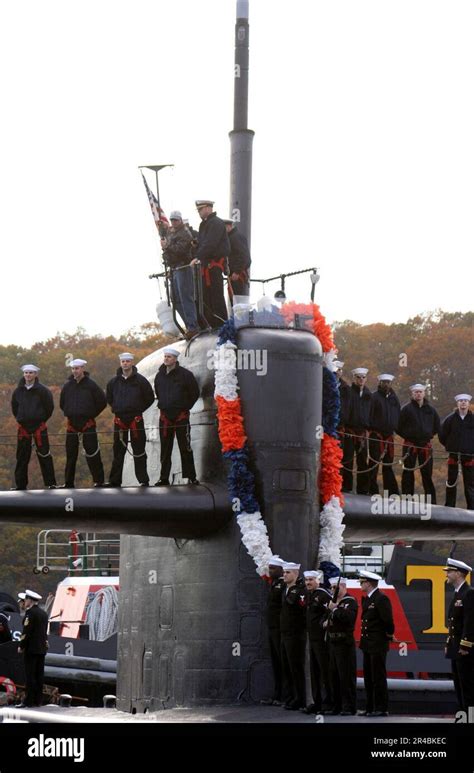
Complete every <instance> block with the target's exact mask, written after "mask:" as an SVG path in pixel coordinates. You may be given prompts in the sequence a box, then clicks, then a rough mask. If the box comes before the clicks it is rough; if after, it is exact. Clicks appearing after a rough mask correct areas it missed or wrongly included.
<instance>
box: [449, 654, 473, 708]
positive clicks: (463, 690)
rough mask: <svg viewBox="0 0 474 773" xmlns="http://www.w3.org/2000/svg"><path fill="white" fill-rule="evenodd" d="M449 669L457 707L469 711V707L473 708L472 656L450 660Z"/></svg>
mask: <svg viewBox="0 0 474 773" xmlns="http://www.w3.org/2000/svg"><path fill="white" fill-rule="evenodd" d="M451 668H452V673H453V681H454V688H455V690H456V696H457V699H458V703H459V707H460V708H461V709H462V710H463V711H469V706H474V655H473V654H471V655H462V656H461V657H459V658H458V659H457V660H451Z"/></svg>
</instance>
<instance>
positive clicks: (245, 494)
mask: <svg viewBox="0 0 474 773" xmlns="http://www.w3.org/2000/svg"><path fill="white" fill-rule="evenodd" d="M236 340H237V339H236V333H235V326H234V320H233V319H229V320H227V322H225V323H224V325H223V326H222V327H221V329H220V330H219V338H218V340H217V349H216V352H215V360H214V364H215V373H216V379H215V391H214V396H215V398H216V402H217V420H218V431H219V439H220V441H221V444H222V450H223V452H224V458H225V459H227V460H228V461H229V462H230V470H229V474H228V478H227V480H228V486H229V493H230V496H231V498H232V500H233V503H234V504H235V506H236V507H237V513H238V515H237V523H238V524H239V528H240V531H241V534H242V542H243V544H244V545H245V547H246V548H247V551H248V553H249V554H250V555H251V557H252V558H253V560H254V562H255V564H256V566H257V572H258V574H259V575H260V576H261V577H265V576H266V575H267V568H268V562H269V560H270V558H271V557H272V555H273V554H272V551H271V549H270V542H269V539H268V532H267V527H266V526H265V523H264V521H263V519H262V515H261V513H260V509H259V505H258V502H257V499H256V496H255V477H254V474H253V472H252V471H251V470H250V468H249V455H248V448H247V437H246V435H245V432H244V419H243V416H242V407H241V403H240V397H239V396H238V394H237V391H238V389H239V385H238V381H237V355H236V350H237V344H236Z"/></svg>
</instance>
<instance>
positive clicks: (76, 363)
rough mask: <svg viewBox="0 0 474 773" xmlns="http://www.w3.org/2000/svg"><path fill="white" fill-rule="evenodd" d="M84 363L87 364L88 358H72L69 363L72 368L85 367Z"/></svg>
mask: <svg viewBox="0 0 474 773" xmlns="http://www.w3.org/2000/svg"><path fill="white" fill-rule="evenodd" d="M84 365H87V360H81V359H79V358H78V359H77V360H71V362H70V363H69V366H70V367H71V368H79V367H83V366H84Z"/></svg>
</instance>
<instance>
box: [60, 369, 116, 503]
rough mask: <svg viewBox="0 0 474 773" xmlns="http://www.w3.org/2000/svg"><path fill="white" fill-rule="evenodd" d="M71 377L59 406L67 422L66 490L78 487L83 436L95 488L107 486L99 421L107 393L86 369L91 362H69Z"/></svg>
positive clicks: (63, 391)
mask: <svg viewBox="0 0 474 773" xmlns="http://www.w3.org/2000/svg"><path fill="white" fill-rule="evenodd" d="M69 364H70V366H71V371H72V373H71V375H70V376H69V378H68V380H67V381H66V383H65V384H64V386H63V388H62V389H61V396H60V398H59V405H60V407H61V410H62V411H63V413H64V415H65V417H66V419H67V428H66V471H65V474H64V478H65V483H64V487H65V488H74V479H75V475H76V464H77V455H78V453H79V436H80V435H82V444H83V446H84V453H85V455H86V461H87V466H88V467H89V471H90V474H91V475H92V480H93V481H94V487H96V488H97V487H100V486H103V485H104V467H103V464H102V459H101V456H100V449H99V441H98V438H97V429H96V423H95V420H96V418H97V416H98V415H99V414H100V413H102V411H103V410H104V408H105V407H106V405H107V400H106V399H105V394H104V391H103V390H102V389H101V388H100V386H99V385H98V384H96V382H95V381H93V380H92V379H91V378H90V376H89V373H88V372H87V371H86V370H85V366H86V365H87V360H81V359H75V360H71V362H70V363H69Z"/></svg>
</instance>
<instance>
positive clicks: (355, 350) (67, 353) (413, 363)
mask: <svg viewBox="0 0 474 773" xmlns="http://www.w3.org/2000/svg"><path fill="white" fill-rule="evenodd" d="M334 332H335V340H336V345H337V347H338V351H339V354H338V358H339V359H342V360H343V361H344V363H345V366H344V377H345V378H346V379H347V380H348V381H349V382H350V380H351V373H350V372H351V370H352V368H356V367H366V368H369V376H368V386H369V388H371V389H372V390H375V389H376V388H377V375H378V374H379V373H392V374H393V375H394V376H395V377H396V380H395V381H394V382H393V387H394V389H395V391H396V392H397V394H398V396H399V398H400V401H401V403H402V404H403V403H405V402H407V401H408V400H409V387H410V385H411V384H413V383H417V382H422V383H426V384H428V392H427V397H428V399H429V400H430V402H432V404H433V405H434V407H435V408H436V410H437V411H438V413H439V414H440V416H441V418H442V419H443V418H444V417H445V416H447V414H448V413H450V412H451V411H452V410H454V408H455V407H456V406H455V403H454V395H455V394H457V393H459V392H470V393H471V394H472V393H473V391H474V358H473V351H474V346H473V344H474V312H467V313H461V312H452V313H451V312H449V313H448V312H443V311H436V312H431V313H426V314H422V315H418V316H416V317H413V318H412V319H409V320H408V321H407V322H405V323H394V324H391V325H387V324H384V323H376V324H372V325H361V324H359V323H357V322H353V321H351V320H346V321H344V322H337V323H336V324H335V326H334ZM165 343H169V338H167V337H165V336H164V335H163V333H162V332H161V328H160V327H159V325H158V324H157V323H153V322H150V323H147V324H144V325H142V326H141V327H139V328H137V329H133V330H130V331H128V332H127V333H125V334H124V335H122V336H119V337H114V336H107V337H103V336H90V335H88V334H87V332H86V331H85V330H84V329H82V328H79V329H78V330H77V331H76V332H75V333H72V334H70V333H58V334H57V335H56V336H55V337H54V338H50V339H48V340H47V341H41V342H38V343H35V344H34V345H33V346H32V347H31V348H24V347H19V346H16V345H14V344H11V345H9V346H0V489H1V490H6V489H9V488H10V486H12V485H13V470H14V465H15V448H16V429H17V425H16V422H15V419H14V417H13V416H12V414H11V409H10V399H11V394H12V391H13V389H14V388H15V387H16V385H17V384H18V381H19V380H20V377H21V371H20V366H21V365H23V364H25V363H27V362H32V363H34V364H37V365H38V366H39V367H40V368H41V372H40V380H41V381H42V383H44V384H45V385H46V386H48V387H49V388H50V389H51V391H52V392H53V395H54V401H55V406H56V408H55V412H54V414H53V416H52V418H51V419H50V421H49V422H48V429H49V434H50V441H51V445H52V453H53V456H54V464H55V469H56V475H57V479H58V482H59V483H60V482H62V480H63V472H64V467H65V462H66V456H65V419H64V416H63V414H62V412H61V411H60V410H59V393H60V391H61V387H62V385H63V383H64V381H65V380H66V378H67V377H68V376H69V374H70V370H69V369H68V367H67V363H68V362H69V361H70V359H73V358H75V357H82V358H84V359H86V360H87V362H88V365H87V369H88V370H89V371H90V374H91V377H92V378H93V379H94V381H97V383H98V384H100V385H101V386H102V387H104V388H105V385H106V384H107V382H108V380H109V379H110V378H111V377H112V376H113V375H114V374H115V372H116V369H117V367H118V364H119V363H118V355H119V354H120V352H122V351H124V350H127V351H132V352H133V353H134V354H135V356H136V361H137V362H138V361H139V360H140V359H142V358H143V357H145V356H147V355H148V354H150V353H151V352H153V351H155V350H156V349H158V348H160V347H161V346H163V345H164V344H165ZM112 421H113V417H112V414H111V412H110V409H109V408H106V410H104V412H103V413H102V414H101V415H100V416H99V417H98V420H97V429H98V431H99V432H100V433H101V434H100V435H99V438H100V444H101V454H102V458H103V461H104V468H105V470H106V474H107V473H108V471H109V469H110V464H111V460H112V455H111V448H112V445H111V444H112V435H111V432H110V431H111V428H112ZM397 450H398V452H399V453H398V457H399V456H400V449H397ZM434 454H435V456H436V457H439V459H437V460H436V461H435V465H434V482H435V485H436V488H437V492H438V496H439V502H440V503H443V502H444V482H445V479H446V463H445V461H444V458H445V456H446V454H445V451H444V449H443V448H442V446H441V445H440V444H439V443H438V442H437V441H435V442H434ZM395 469H396V475H397V478H398V479H400V476H401V466H400V465H397V467H396V468H395ZM417 483H418V489H417V490H418V491H419V492H421V491H422V489H421V487H420V486H419V481H417ZM89 485H90V475H89V471H88V469H87V466H86V463H85V459H84V457H83V456H82V455H81V454H80V455H79V460H78V467H77V474H76V486H77V487H82V486H84V487H86V486H89ZM29 486H30V488H41V487H42V478H41V475H40V472H39V467H38V464H37V461H36V458H35V455H34V454H33V456H32V462H31V464H30V472H29ZM464 504H465V502H464V496H463V493H462V485H460V486H459V491H458V505H459V506H460V507H462V506H464ZM473 517H474V516H473ZM36 535H37V530H36V529H30V528H26V527H16V526H0V590H5V591H7V592H12V593H13V592H16V591H17V590H18V588H20V587H23V586H24V585H25V583H28V582H31V583H32V584H33V585H34V586H35V588H36V589H38V590H39V591H40V592H41V591H44V592H48V591H50V590H54V588H55V585H56V583H57V581H58V580H59V579H61V578H60V576H59V575H49V576H48V577H44V576H42V575H40V576H38V577H35V576H34V575H32V573H31V572H32V568H33V565H34V563H35V556H36ZM431 547H432V549H435V551H436V552H438V551H439V552H440V553H441V554H442V555H444V553H443V551H445V549H446V546H444V545H440V544H439V543H437V544H436V545H432V546H431ZM458 550H460V548H458ZM473 553H474V551H472V550H471V548H470V547H469V544H468V543H467V544H466V546H465V550H464V555H466V556H467V557H473Z"/></svg>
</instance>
